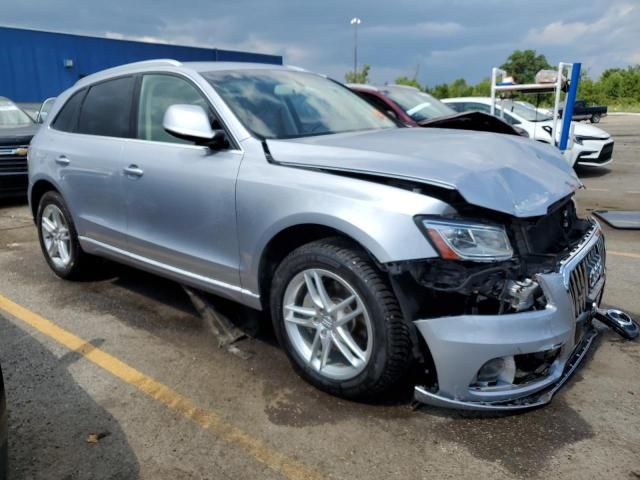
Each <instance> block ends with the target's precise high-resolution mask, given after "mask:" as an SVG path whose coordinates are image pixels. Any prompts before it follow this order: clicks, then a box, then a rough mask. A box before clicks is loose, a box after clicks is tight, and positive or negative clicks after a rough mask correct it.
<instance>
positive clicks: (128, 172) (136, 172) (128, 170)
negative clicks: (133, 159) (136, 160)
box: [123, 165, 144, 177]
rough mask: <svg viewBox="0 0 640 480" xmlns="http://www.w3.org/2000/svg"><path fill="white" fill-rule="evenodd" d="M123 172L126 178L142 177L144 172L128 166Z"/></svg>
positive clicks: (136, 167)
mask: <svg viewBox="0 0 640 480" xmlns="http://www.w3.org/2000/svg"><path fill="white" fill-rule="evenodd" d="M123 172H124V174H125V175H127V176H128V177H141V176H142V175H144V170H142V169H141V168H140V167H138V166H137V165H129V166H128V167H127V168H125V169H124V170H123Z"/></svg>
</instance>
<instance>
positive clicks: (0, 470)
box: [0, 369, 8, 480]
mask: <svg viewBox="0 0 640 480" xmlns="http://www.w3.org/2000/svg"><path fill="white" fill-rule="evenodd" d="M7 450H8V448H7V399H6V397H5V394H4V381H3V379H2V369H0V480H6V478H7Z"/></svg>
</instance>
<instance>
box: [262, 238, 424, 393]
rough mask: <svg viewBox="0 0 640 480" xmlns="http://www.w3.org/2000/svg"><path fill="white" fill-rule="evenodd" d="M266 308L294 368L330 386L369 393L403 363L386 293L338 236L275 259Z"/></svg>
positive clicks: (394, 309) (398, 319)
mask: <svg viewBox="0 0 640 480" xmlns="http://www.w3.org/2000/svg"><path fill="white" fill-rule="evenodd" d="M271 313H272V317H273V321H274V328H275V331H276V334H277V336H278V339H279V341H280V343H281V345H282V346H283V348H284V349H285V351H286V353H287V355H288V357H289V359H290V361H291V363H292V364H293V366H294V369H295V370H296V371H297V372H298V373H299V374H300V375H301V376H302V377H303V378H304V379H306V380H307V381H309V382H310V383H312V384H313V385H315V386H316V387H318V388H320V389H322V390H324V391H327V392H329V393H332V394H335V395H340V396H343V397H346V398H359V399H364V398H368V399H370V398H373V397H375V396H377V395H379V394H381V393H383V392H384V391H386V390H388V389H389V388H390V387H392V386H393V385H394V384H395V383H396V382H397V381H398V380H399V379H401V378H402V376H403V374H404V373H405V372H406V371H407V369H408V367H409V364H410V361H411V343H410V337H409V330H408V326H407V325H406V324H405V322H404V319H403V318H402V313H401V311H400V307H399V305H398V302H397V300H396V298H395V296H394V294H393V292H392V291H391V289H390V288H389V286H388V284H387V282H386V279H385V278H384V276H383V274H382V273H381V272H380V271H379V270H378V269H377V268H376V267H375V265H374V264H373V262H372V261H371V259H370V258H369V257H368V255H367V254H366V253H365V252H363V251H362V250H361V249H359V248H357V246H355V245H354V244H352V243H350V242H348V241H346V240H344V239H341V238H332V239H325V240H320V241H316V242H312V243H309V244H307V245H304V246H302V247H300V248H298V249H296V250H295V251H293V252H292V253H291V254H290V255H289V256H288V257H287V258H285V259H284V260H283V261H282V263H281V264H280V265H279V267H278V268H277V270H276V272H275V276H274V279H273V287H272V291H271Z"/></svg>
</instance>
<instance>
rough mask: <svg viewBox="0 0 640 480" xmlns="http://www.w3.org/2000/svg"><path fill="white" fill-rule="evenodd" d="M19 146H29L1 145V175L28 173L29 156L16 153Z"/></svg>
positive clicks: (20, 146)
mask: <svg viewBox="0 0 640 480" xmlns="http://www.w3.org/2000/svg"><path fill="white" fill-rule="evenodd" d="M18 148H27V146H26V145H12V146H5V145H2V146H0V175H3V174H17V173H27V157H26V156H25V155H16V154H15V151H16V149H18Z"/></svg>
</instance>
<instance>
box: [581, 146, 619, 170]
mask: <svg viewBox="0 0 640 480" xmlns="http://www.w3.org/2000/svg"><path fill="white" fill-rule="evenodd" d="M613 145H614V142H613V141H607V142H606V143H605V142H604V141H602V140H586V141H585V142H584V145H583V146H582V148H583V150H582V151H580V153H579V154H578V157H577V159H576V163H577V164H578V165H583V166H587V167H602V166H605V165H608V164H610V163H611V162H612V161H613Z"/></svg>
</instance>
